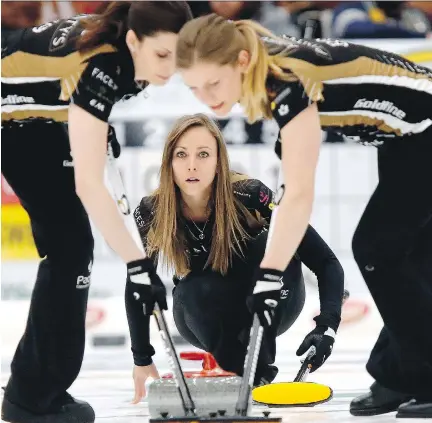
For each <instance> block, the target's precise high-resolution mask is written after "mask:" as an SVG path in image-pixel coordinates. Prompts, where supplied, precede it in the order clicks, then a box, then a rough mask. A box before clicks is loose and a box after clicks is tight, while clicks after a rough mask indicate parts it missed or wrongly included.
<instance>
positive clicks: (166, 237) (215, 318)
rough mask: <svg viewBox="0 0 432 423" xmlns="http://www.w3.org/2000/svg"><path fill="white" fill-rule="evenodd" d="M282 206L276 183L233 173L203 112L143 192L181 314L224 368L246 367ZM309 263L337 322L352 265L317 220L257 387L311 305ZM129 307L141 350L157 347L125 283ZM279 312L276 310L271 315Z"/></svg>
mask: <svg viewBox="0 0 432 423" xmlns="http://www.w3.org/2000/svg"><path fill="white" fill-rule="evenodd" d="M273 207H274V203H273V193H272V191H271V190H270V189H269V188H268V187H267V186H266V185H265V184H263V183H262V182H261V181H259V180H257V179H252V178H250V177H248V176H246V175H241V174H238V173H235V172H233V171H232V170H231V169H230V166H229V159H228V152H227V149H226V146H225V142H224V139H223V136H222V134H221V131H220V130H219V128H218V127H217V125H216V124H215V123H214V122H213V121H212V120H211V119H209V118H208V117H207V116H205V115H202V114H197V115H192V116H185V117H183V118H181V119H179V120H178V121H177V122H176V123H175V125H174V127H173V129H172V130H171V132H170V134H169V135H168V138H167V141H166V144H165V148H164V152H163V156H162V165H161V171H160V184H159V187H158V188H157V190H156V191H155V192H154V193H153V194H152V195H150V196H148V197H144V198H143V199H142V200H141V202H140V204H139V206H138V207H137V209H136V210H135V213H134V216H135V221H136V223H137V226H138V228H139V232H140V234H141V239H142V242H143V246H144V248H145V250H146V252H147V254H148V255H149V257H151V258H152V259H153V260H154V261H155V262H157V261H158V260H160V262H161V264H162V265H163V266H165V267H166V268H167V270H170V271H172V272H173V273H174V275H175V277H174V283H175V285H176V287H175V289H174V292H173V300H174V306H173V312H174V320H175V323H176V326H177V328H178V330H179V332H180V334H181V335H182V336H183V337H184V338H185V339H186V340H187V341H188V342H190V343H191V344H192V345H194V346H195V347H197V348H201V349H203V350H205V351H207V352H210V353H211V354H213V355H214V357H215V359H216V361H217V362H218V364H219V365H220V366H221V367H222V368H223V369H225V370H228V371H231V372H235V373H236V374H238V375H242V373H243V365H244V360H245V354H246V348H247V346H248V342H249V333H250V328H251V325H252V313H251V312H250V311H249V310H248V306H250V300H251V299H252V296H251V293H252V290H253V282H254V272H255V271H256V269H257V268H258V266H259V263H260V261H261V260H262V258H263V256H264V250H265V246H266V242H267V234H268V231H267V229H268V226H269V222H270V219H271V216H272V210H273ZM302 262H303V263H304V264H305V265H306V266H307V267H309V268H310V269H311V270H312V271H313V272H314V273H315V274H316V275H317V278H318V286H319V293H320V303H321V312H320V315H319V316H317V317H316V318H315V320H316V322H317V325H320V324H322V322H325V323H326V324H328V325H330V327H331V328H333V330H337V328H338V326H339V323H340V317H341V307H342V296H343V286H344V273H343V269H342V266H341V265H340V263H339V261H338V259H337V258H336V256H335V255H334V253H333V252H332V251H331V249H330V248H329V247H328V246H327V244H326V243H325V242H324V241H323V239H322V238H321V237H320V236H319V234H318V233H317V232H316V231H315V230H314V229H313V228H312V226H308V229H307V231H306V234H305V236H304V238H303V240H302V242H301V244H300V246H299V248H298V251H297V253H296V255H295V257H294V258H293V260H292V261H291V262H290V263H289V265H288V266H287V267H286V269H284V271H283V272H281V275H280V277H278V278H277V280H276V282H275V283H276V284H277V285H278V287H279V288H280V295H279V297H278V298H277V299H276V300H275V303H276V304H275V306H276V307H275V309H274V316H272V317H273V318H274V321H275V324H274V325H272V327H271V328H269V329H268V330H267V331H266V332H265V334H264V338H263V344H262V348H261V352H260V355H259V358H258V365H257V372H256V376H255V381H254V383H255V385H260V384H265V383H270V382H271V381H272V380H273V379H274V378H275V377H276V374H277V372H278V369H277V368H276V367H275V366H274V365H273V363H274V361H275V357H276V337H277V336H279V335H281V334H282V333H284V332H286V331H287V330H288V329H289V328H290V327H291V325H292V324H293V323H294V322H295V321H296V319H297V317H298V316H299V314H300V312H301V311H302V309H303V305H304V301H305V287H304V281H303V275H302V268H301V266H302ZM126 310H127V312H128V318H129V326H130V327H131V329H132V328H134V330H132V331H131V333H132V336H131V338H132V349H133V351H134V357H135V358H136V359H138V360H139V359H140V356H141V355H142V354H144V355H145V354H147V351H148V350H149V337H148V335H147V336H144V334H145V333H147V334H148V330H149V318H148V317H146V316H144V315H143V314H142V313H141V310H140V309H139V305H138V304H137V303H136V301H134V299H133V292H131V290H130V289H129V288H127V290H126ZM268 317H269V318H270V316H268ZM315 344H316V342H315V339H314V337H313V336H312V335H311V334H307V335H306V336H305V339H304V341H303V342H302V344H301V345H300V346H299V348H298V350H297V355H303V354H304V353H305V352H306V351H307V350H308V349H309V347H310V346H311V345H315ZM330 352H331V350H330V351H329V350H328V348H327V345H324V344H321V345H317V352H316V355H315V359H314V362H313V367H312V369H311V370H312V371H315V370H316V369H318V368H319V367H321V365H322V364H323V363H324V362H325V360H326V359H327V358H328V357H329V355H330ZM145 380H146V373H145V372H144V371H143V370H141V368H140V367H138V366H135V368H134V382H135V401H136V402H137V401H139V400H140V398H141V397H142V396H143V394H144V391H143V389H144V383H145Z"/></svg>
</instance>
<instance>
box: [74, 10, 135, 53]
mask: <svg viewBox="0 0 432 423" xmlns="http://www.w3.org/2000/svg"><path fill="white" fill-rule="evenodd" d="M131 5H132V2H131V1H114V2H111V3H110V4H109V6H108V7H107V8H106V9H105V10H104V11H103V12H102V13H101V14H99V15H94V16H91V17H89V18H87V19H85V20H84V28H85V32H83V34H82V36H81V38H80V39H79V40H78V41H77V46H78V49H79V50H80V51H86V50H91V49H92V48H95V47H97V46H99V45H101V44H103V43H106V42H108V43H115V42H116V41H118V40H119V39H120V38H122V37H124V36H125V35H126V32H127V30H128V25H127V23H128V15H129V10H130V8H131Z"/></svg>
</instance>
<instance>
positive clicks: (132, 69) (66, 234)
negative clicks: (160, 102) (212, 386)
mask: <svg viewBox="0 0 432 423" xmlns="http://www.w3.org/2000/svg"><path fill="white" fill-rule="evenodd" d="M191 17H192V16H191V13H190V9H189V6H188V5H187V3H186V2H183V1H167V2H157V1H145V2H126V1H119V2H112V3H111V4H110V5H109V6H108V7H107V8H106V9H105V10H104V11H103V12H102V13H101V14H95V15H89V16H86V15H84V16H83V15H79V16H76V17H72V18H70V19H63V20H57V21H54V22H48V23H46V24H43V25H40V26H38V27H33V28H27V29H22V30H16V31H12V32H10V33H8V34H7V35H6V36H5V37H2V66H1V67H2V69H1V72H2V155H3V161H2V172H3V175H4V176H5V178H6V180H7V181H8V183H9V184H10V185H11V187H12V189H13V190H14V191H15V193H16V194H17V196H18V197H19V199H20V201H21V203H22V205H23V207H24V208H25V209H26V211H27V212H28V214H29V216H30V220H31V225H32V230H33V234H34V239H35V243H36V246H37V248H38V251H39V254H40V256H41V257H43V260H42V261H41V262H40V265H39V270H38V275H37V280H36V284H35V287H34V291H33V297H32V300H31V305H30V312H29V319H28V321H27V326H26V329H25V333H24V336H23V337H22V339H21V341H20V343H19V346H18V349H17V351H16V353H15V356H14V358H13V361H12V369H11V370H12V374H11V377H10V379H9V382H8V384H7V387H6V390H5V395H4V399H3V404H2V419H3V421H6V422H15V423H27V422H31V423H38V422H42V421H43V422H44V423H57V422H59V423H60V422H62V423H63V422H65V421H68V422H74V423H81V422H82V423H89V422H93V421H94V411H93V409H92V408H91V406H90V405H89V404H87V403H83V402H79V401H76V400H75V399H73V398H72V397H71V396H70V395H69V394H68V393H67V392H66V390H67V389H68V388H69V387H70V386H71V384H72V383H73V382H74V380H75V379H76V377H77V375H78V373H79V370H80V367H81V364H82V359H83V354H84V344H85V341H84V339H85V326H84V323H85V314H86V306H87V298H88V288H89V285H90V273H91V267H92V263H93V237H92V232H91V228H90V222H89V217H90V218H91V219H92V221H93V222H94V224H95V226H96V227H97V228H98V230H99V231H100V232H101V233H102V235H103V237H104V238H105V240H106V242H107V243H108V244H109V245H110V246H111V248H112V249H113V250H114V251H115V252H116V253H117V254H118V255H119V256H120V257H121V259H122V260H123V261H124V262H125V263H127V270H128V277H127V282H126V283H127V284H128V285H131V286H133V288H131V289H133V290H134V292H136V294H137V295H136V297H137V298H139V303H140V304H141V309H142V306H143V305H145V306H146V307H145V309H146V312H147V313H151V312H152V308H153V305H154V299H155V298H156V299H157V300H158V302H159V304H160V306H161V307H162V308H166V300H165V289H164V287H163V284H162V282H161V281H160V279H159V277H158V276H157V274H156V272H155V269H154V267H153V265H152V263H151V261H150V260H148V259H147V258H146V257H145V255H144V254H143V253H142V252H141V251H140V249H139V248H138V246H137V245H136V243H135V242H134V240H133V238H132V237H131V235H130V234H129V233H128V230H127V228H126V226H125V224H124V222H123V219H122V217H121V215H120V214H119V212H118V209H117V206H116V204H115V202H114V201H113V199H112V197H111V195H110V194H109V191H108V190H107V188H106V187H105V185H104V168H105V163H106V157H107V138H108V137H109V126H108V118H109V116H110V113H111V109H112V107H113V106H114V104H115V103H117V102H119V101H121V100H123V99H126V98H128V97H130V96H133V95H136V94H138V93H139V92H140V91H141V90H142V89H143V87H145V85H146V84H148V83H150V84H156V85H163V84H165V83H166V82H167V81H168V79H169V78H170V77H171V76H172V74H173V73H174V71H175V60H174V56H175V50H176V41H177V37H178V35H177V34H178V32H179V31H180V29H181V28H182V26H183V25H184V24H185V23H186V22H187V21H188V20H190V19H191ZM65 124H67V126H66V125H65ZM110 134H111V135H110V136H111V138H115V136H114V133H113V131H110ZM114 141H115V140H113V142H114ZM113 147H115V145H113ZM117 150H118V149H117ZM117 154H119V151H117ZM87 213H88V214H87ZM140 364H143V365H145V364H150V362H142V363H140ZM146 371H147V372H148V373H149V375H155V374H156V370H155V368H154V366H151V365H149V366H147V367H146Z"/></svg>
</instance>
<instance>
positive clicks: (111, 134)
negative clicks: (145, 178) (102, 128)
mask: <svg viewBox="0 0 432 423" xmlns="http://www.w3.org/2000/svg"><path fill="white" fill-rule="evenodd" d="M108 144H111V148H112V151H113V156H114V158H116V159H117V158H119V157H120V153H121V147H120V143H119V142H118V140H117V135H116V132H115V129H114V127H113V126H111V125H110V126H109V127H108Z"/></svg>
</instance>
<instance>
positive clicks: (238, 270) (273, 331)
mask: <svg viewBox="0 0 432 423" xmlns="http://www.w3.org/2000/svg"><path fill="white" fill-rule="evenodd" d="M266 242H267V232H264V233H262V234H260V235H259V236H258V237H257V238H256V239H255V240H254V241H252V242H251V243H250V244H249V248H248V250H247V252H246V255H245V256H246V258H247V259H246V260H241V259H236V260H235V262H234V263H233V266H232V268H231V270H230V271H229V272H228V274H227V275H226V276H222V275H221V274H220V273H216V272H213V271H211V270H207V271H203V272H192V273H190V274H189V275H188V276H187V277H186V278H184V279H183V280H181V281H180V282H179V284H178V286H177V287H176V288H175V290H174V293H173V300H174V304H173V310H174V321H175V323H176V326H177V328H178V330H179V332H180V335H182V337H183V338H184V339H185V340H187V341H188V342H189V343H191V344H192V345H194V346H195V347H197V348H200V349H203V350H205V351H208V352H210V353H212V354H213V355H214V357H215V359H216V361H217V362H218V364H219V365H220V366H221V367H222V368H223V369H225V370H228V371H232V372H235V373H237V374H238V375H242V373H243V366H244V359H245V354H246V348H247V345H248V342H249V333H250V328H251V325H252V315H251V313H250V312H249V311H248V309H247V306H246V296H247V295H248V294H249V293H251V292H252V290H253V273H254V270H255V269H256V268H257V267H258V266H259V264H260V262H261V259H262V257H263V256H264V251H265V246H266ZM283 282H284V286H283V288H282V290H281V300H280V301H279V304H278V306H277V309H276V315H275V324H274V325H272V326H271V328H269V329H268V330H266V331H265V333H264V336H263V342H262V346H261V351H260V356H259V359H258V365H257V377H256V380H259V378H260V377H261V376H265V377H269V378H272V376H275V374H273V375H272V374H271V373H272V370H271V367H269V365H271V364H272V363H274V361H275V356H276V337H277V336H278V335H281V334H282V333H284V332H285V331H286V330H288V328H289V327H290V326H291V325H292V324H293V323H294V322H295V320H296V319H297V317H298V316H299V314H300V312H301V310H302V309H303V305H304V301H305V287H304V281H303V275H302V270H301V262H300V261H299V260H298V259H297V258H294V259H293V260H292V261H291V263H290V265H289V266H288V268H287V269H286V271H285V273H284V277H283ZM269 370H270V374H269V373H268V372H269Z"/></svg>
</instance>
